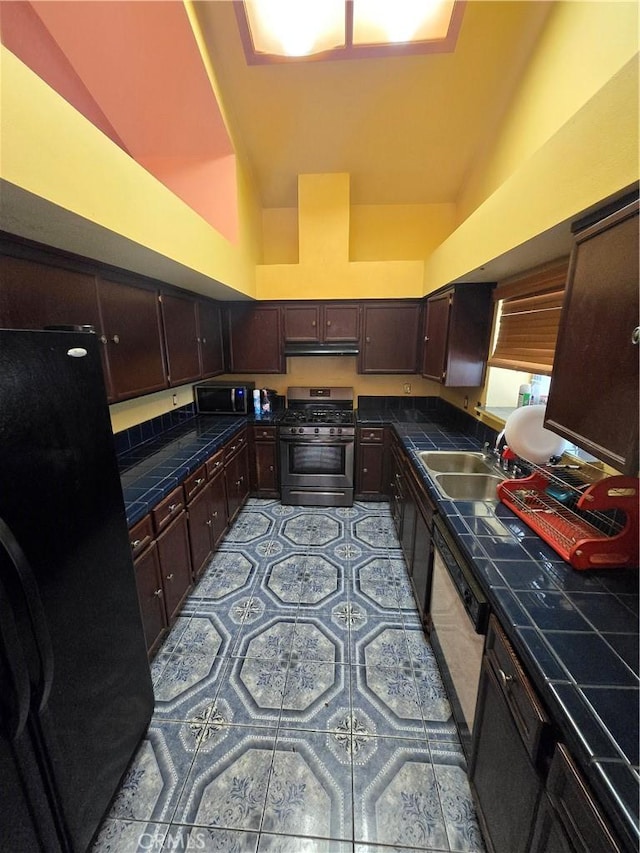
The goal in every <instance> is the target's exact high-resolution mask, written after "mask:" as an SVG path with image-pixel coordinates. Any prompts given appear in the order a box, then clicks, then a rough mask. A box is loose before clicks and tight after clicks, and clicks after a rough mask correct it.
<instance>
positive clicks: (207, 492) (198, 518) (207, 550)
mask: <svg viewBox="0 0 640 853" xmlns="http://www.w3.org/2000/svg"><path fill="white" fill-rule="evenodd" d="M211 514H212V503H211V484H210V483H208V484H207V485H206V486H205V487H204V489H202V491H201V492H199V493H198V494H197V495H196V497H195V498H194V499H193V500H192V501H190V502H189V503H188V504H187V517H188V521H189V546H190V552H191V565H192V566H193V575H194V577H195V578H196V579H197V578H198V577H199V576H200V574H201V573H202V570H203V569H204V567H205V566H206V565H207V561H208V559H209V557H210V556H211V554H212V553H213V534H212V530H211V527H212V520H211Z"/></svg>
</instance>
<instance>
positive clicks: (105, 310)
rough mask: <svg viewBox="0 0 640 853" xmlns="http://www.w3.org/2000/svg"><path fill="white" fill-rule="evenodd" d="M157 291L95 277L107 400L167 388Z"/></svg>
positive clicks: (124, 398) (122, 398) (136, 395)
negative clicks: (108, 396) (106, 380)
mask: <svg viewBox="0 0 640 853" xmlns="http://www.w3.org/2000/svg"><path fill="white" fill-rule="evenodd" d="M158 295H159V294H158V291H157V290H155V289H152V288H150V289H147V288H144V287H139V286H131V285H128V284H125V283H123V282H116V281H111V280H110V279H107V278H102V277H99V278H98V299H99V303H100V313H101V316H102V328H103V333H102V336H101V339H102V342H103V344H104V346H105V350H106V354H107V355H106V360H107V365H108V381H109V385H110V399H112V400H116V401H117V400H127V399H129V398H130V397H139V396H140V395H142V394H148V393H150V392H152V391H161V390H162V389H163V388H166V387H167V377H166V373H165V366H164V356H163V347H162V325H161V321H160V303H159V301H158Z"/></svg>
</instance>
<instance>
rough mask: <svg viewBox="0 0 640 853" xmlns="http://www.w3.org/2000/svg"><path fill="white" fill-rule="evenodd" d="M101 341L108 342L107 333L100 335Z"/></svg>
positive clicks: (102, 342)
mask: <svg viewBox="0 0 640 853" xmlns="http://www.w3.org/2000/svg"><path fill="white" fill-rule="evenodd" d="M100 343H101V344H106V343H107V336H106V335H100Z"/></svg>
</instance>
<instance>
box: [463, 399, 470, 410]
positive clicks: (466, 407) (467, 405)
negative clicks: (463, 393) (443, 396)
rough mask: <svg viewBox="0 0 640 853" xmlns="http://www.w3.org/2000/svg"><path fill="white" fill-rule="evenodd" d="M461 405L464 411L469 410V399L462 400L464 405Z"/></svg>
mask: <svg viewBox="0 0 640 853" xmlns="http://www.w3.org/2000/svg"><path fill="white" fill-rule="evenodd" d="M462 405H463V406H464V407H465V409H468V408H469V398H468V397H465V398H464V403H463V404H462Z"/></svg>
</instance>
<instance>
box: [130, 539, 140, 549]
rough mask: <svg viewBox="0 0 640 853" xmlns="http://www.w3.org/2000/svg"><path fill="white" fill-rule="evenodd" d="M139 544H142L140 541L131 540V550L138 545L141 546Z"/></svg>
mask: <svg viewBox="0 0 640 853" xmlns="http://www.w3.org/2000/svg"><path fill="white" fill-rule="evenodd" d="M141 542H142V539H133V540H132V542H131V543H130V544H131V547H132V548H137V547H138V545H140V544H141Z"/></svg>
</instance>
